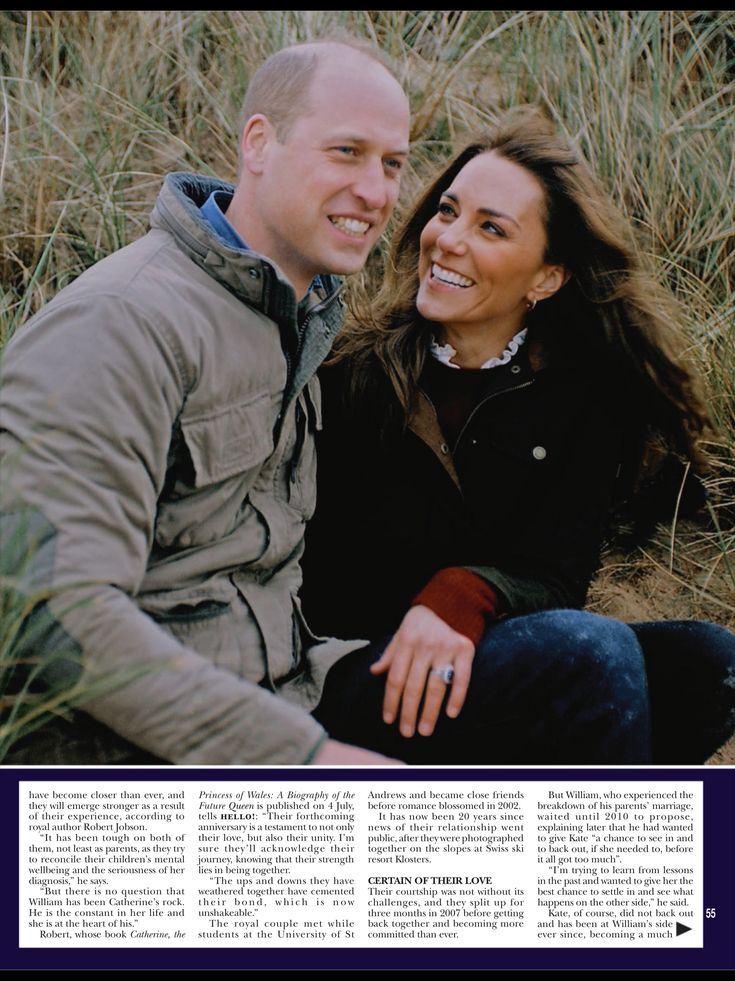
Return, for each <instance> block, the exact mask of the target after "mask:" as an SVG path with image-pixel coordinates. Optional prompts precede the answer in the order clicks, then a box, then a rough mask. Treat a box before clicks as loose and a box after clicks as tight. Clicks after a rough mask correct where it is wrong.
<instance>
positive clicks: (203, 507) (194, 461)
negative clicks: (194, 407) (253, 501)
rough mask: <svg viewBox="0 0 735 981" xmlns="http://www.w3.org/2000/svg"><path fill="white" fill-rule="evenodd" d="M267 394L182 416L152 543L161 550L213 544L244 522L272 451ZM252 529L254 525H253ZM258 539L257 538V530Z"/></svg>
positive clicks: (269, 403) (259, 532)
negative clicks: (262, 471)
mask: <svg viewBox="0 0 735 981" xmlns="http://www.w3.org/2000/svg"><path fill="white" fill-rule="evenodd" d="M272 415H273V408H272V400H271V396H270V395H269V393H267V392H265V393H262V394H260V395H257V396H255V397H253V398H249V399H247V400H244V401H241V402H238V403H236V404H234V405H228V406H226V407H224V408H219V409H217V410H214V411H210V412H204V413H201V414H198V415H190V416H186V415H185V416H182V418H181V433H180V438H179V439H178V441H175V442H177V443H178V447H177V449H175V450H174V454H173V457H174V458H173V460H170V461H169V474H170V475H171V476H172V479H170V480H167V488H166V490H165V491H164V493H163V494H162V496H161V499H160V500H159V502H158V512H157V516H156V527H155V539H156V543H157V544H158V545H159V546H160V547H162V548H173V547H182V548H190V547H194V546H201V545H206V544H210V543H212V542H215V541H218V540H220V539H221V538H223V537H225V536H226V535H228V534H229V533H230V532H232V531H233V530H234V529H235V528H236V527H239V526H240V525H241V524H242V523H244V521H245V520H246V518H247V512H248V502H247V496H248V494H249V492H250V489H251V488H252V486H253V484H254V482H255V480H256V478H257V476H258V473H259V472H260V470H261V468H262V467H263V465H264V463H265V461H266V460H267V459H268V457H269V456H270V455H271V454H272V452H273V422H272ZM253 524H254V526H255V525H257V522H253ZM255 530H256V531H258V535H257V537H258V538H259V540H260V539H261V538H262V530H258V529H255Z"/></svg>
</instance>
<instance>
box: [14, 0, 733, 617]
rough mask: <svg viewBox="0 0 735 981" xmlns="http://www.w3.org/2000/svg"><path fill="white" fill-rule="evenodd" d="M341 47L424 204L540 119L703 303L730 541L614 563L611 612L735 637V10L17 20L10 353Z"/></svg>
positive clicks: (710, 536) (100, 15)
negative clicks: (324, 41) (262, 112)
mask: <svg viewBox="0 0 735 981" xmlns="http://www.w3.org/2000/svg"><path fill="white" fill-rule="evenodd" d="M337 32H348V33H351V34H353V35H356V36H359V37H366V38H372V39H373V40H375V41H376V42H377V43H378V44H379V45H380V46H381V47H382V48H383V49H384V50H385V51H386V52H387V53H388V54H389V55H390V56H391V57H392V58H393V60H394V62H395V64H396V68H397V73H398V75H399V77H400V79H401V80H402V82H403V83H404V85H405V87H406V89H407V91H408V92H409V95H410V98H411V104H412V109H413V118H414V123H413V131H412V141H413V154H412V165H411V167H410V168H409V172H408V174H407V179H406V182H405V189H404V193H403V196H402V200H403V202H404V203H405V202H407V201H408V200H410V198H411V196H412V193H413V192H414V191H415V190H416V189H417V187H418V186H419V184H420V183H421V181H422V180H423V178H424V177H425V175H426V174H427V172H428V170H429V169H430V168H431V167H432V166H433V165H434V164H435V163H436V162H437V161H440V160H442V159H444V158H445V157H446V155H447V154H448V153H449V152H450V151H451V149H452V147H453V145H454V146H456V144H458V143H461V142H462V141H463V140H464V138H465V137H466V136H468V135H469V134H470V133H472V132H473V131H474V130H475V129H476V128H477V127H478V126H483V125H485V124H487V123H491V122H492V121H493V120H494V119H495V118H497V116H498V115H499V114H501V113H502V112H503V111H504V110H505V109H507V108H509V107H511V106H514V105H517V104H519V103H534V104H537V105H541V106H543V107H544V108H545V110H546V111H547V112H548V113H549V114H550V115H551V116H552V117H553V118H554V119H555V120H556V121H557V122H558V124H559V125H560V126H561V127H562V128H563V129H564V130H565V131H566V132H567V133H568V134H569V135H570V136H571V137H573V138H574V139H575V140H576V141H577V143H578V144H579V145H580V147H581V149H582V150H583V152H584V154H585V155H586V156H587V158H588V159H589V160H590V162H591V164H592V166H593V167H594V169H595V170H596V171H597V172H598V174H599V175H600V176H601V177H602V179H603V181H604V183H605V184H606V186H607V187H608V188H609V190H610V191H611V192H612V194H613V196H614V197H615V198H616V200H617V201H618V202H619V203H620V204H621V205H622V207H623V208H624V210H625V211H626V212H627V214H628V215H629V216H630V218H631V220H632V222H633V223H634V226H635V229H636V232H637V235H638V240H639V242H640V245H641V248H642V250H643V252H644V253H645V255H646V257H647V258H648V260H649V262H650V265H651V267H652V269H653V270H654V272H655V274H656V275H657V277H658V278H660V279H661V280H662V281H664V282H665V283H667V284H668V286H669V287H670V288H671V289H672V290H673V291H674V293H675V294H676V295H677V297H678V298H679V300H680V301H681V303H682V308H683V311H684V317H685V321H686V327H687V331H688V335H689V337H690V339H691V345H690V355H691V357H692V358H693V359H694V360H695V361H697V362H698V364H699V365H700V366H701V368H702V369H703V371H704V373H705V374H706V377H707V382H708V386H709V399H710V405H711V409H712V415H713V418H714V420H715V423H716V426H717V437H716V440H715V441H714V444H713V446H712V447H711V449H712V451H713V454H714V457H715V459H716V465H715V468H714V470H713V474H712V476H711V478H710V481H709V487H710V491H711V495H712V496H711V498H710V504H709V520H708V521H706V522H699V523H698V524H696V525H692V524H681V525H679V523H675V524H674V526H673V527H670V528H663V529H660V530H659V533H658V534H657V538H656V541H654V542H653V543H652V544H651V545H650V547H649V548H648V549H647V550H646V551H645V552H643V551H639V552H637V553H636V554H635V555H633V556H630V555H625V556H624V555H621V554H619V553H615V554H613V555H611V556H610V557H609V558H608V561H607V563H606V566H605V568H604V569H603V572H602V574H601V576H600V577H599V579H598V582H597V584H596V586H595V590H594V592H593V602H594V605H595V608H597V609H601V610H605V611H607V612H613V613H615V614H616V615H619V616H623V617H626V616H628V617H631V618H632V617H633V616H635V615H637V614H638V611H639V608H643V607H645V608H646V610H647V611H648V614H649V615H651V614H655V615H661V616H667V615H675V614H676V615H692V616H697V615H703V616H708V617H710V618H711V619H714V620H717V621H719V622H721V623H725V624H728V625H730V626H734V625H735V532H734V531H733V526H734V524H735V513H734V512H735V435H734V433H735V326H734V325H735V293H734V277H733V256H734V255H735V218H734V214H733V190H734V189H735V156H734V154H733V147H734V146H735V109H734V106H733V103H734V99H733V96H734V95H735V14H733V12H732V11H658V12H657V11H444V12H442V11H337V12H328V11H276V12H264V11H215V12H208V11H6V12H2V13H0V133H1V137H0V139H1V140H2V145H1V146H0V209H2V221H1V222H0V283H1V284H2V292H1V294H0V345H2V344H3V343H4V342H5V341H6V340H7V339H8V338H9V337H10V336H11V335H12V334H13V332H14V331H16V330H18V329H22V327H21V325H22V323H23V322H24V321H25V319H26V318H27V317H28V316H29V315H30V314H32V313H33V312H34V311H36V310H37V309H38V308H39V307H40V306H41V305H42V304H43V303H45V302H46V301H47V300H48V299H50V298H51V297H52V296H53V295H54V294H55V293H56V292H57V291H58V290H59V289H60V288H61V287H63V286H64V285H65V284H67V283H68V282H70V281H71V280H72V279H73V278H74V277H75V276H77V275H78V274H79V273H80V272H82V271H83V270H84V269H85V268H86V267H88V266H89V265H90V264H91V263H93V262H95V261H96V260H98V259H99V258H101V257H102V256H104V255H106V254H108V253H109V252H111V251H113V250H114V249H117V248H119V247H120V246H122V245H124V244H125V243H126V242H128V241H130V240H132V239H134V238H136V237H137V236H139V235H140V234H142V233H143V232H144V231H145V229H146V224H147V217H148V214H149V212H150V209H151V207H152V204H153V201H154V199H155V195H156V193H157V190H158V187H159V186H160V183H161V179H162V176H163V175H164V174H165V173H166V172H168V171H171V170H196V171H199V172H202V173H207V174H217V175H218V176H220V177H222V178H224V179H229V180H234V178H235V171H236V163H237V148H236V138H235V133H236V131H237V121H238V113H239V106H240V103H241V101H242V96H243V93H244V91H245V88H246V86H247V82H248V79H249V77H250V76H251V74H252V72H253V71H254V69H255V68H256V67H257V66H258V64H260V62H261V61H262V60H263V59H264V58H265V57H266V56H267V55H268V54H270V53H271V52H272V51H275V50H277V49H278V48H280V47H282V46H283V45H285V44H288V43H291V42H294V41H301V40H309V39H317V38H321V37H324V36H327V35H331V34H334V33H337ZM365 275H366V276H367V277H368V278H370V277H374V276H376V275H379V264H378V263H377V262H373V263H372V264H371V265H370V266H369V268H368V270H367V272H366V274H365ZM641 596H643V597H644V602H643V603H641V601H640V597H641Z"/></svg>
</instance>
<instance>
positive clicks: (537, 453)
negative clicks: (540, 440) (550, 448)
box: [531, 446, 546, 460]
mask: <svg viewBox="0 0 735 981" xmlns="http://www.w3.org/2000/svg"><path fill="white" fill-rule="evenodd" d="M531 453H532V454H533V458H534V460H545V459H546V450H545V449H544V447H543V446H534V448H533V449H532V450H531Z"/></svg>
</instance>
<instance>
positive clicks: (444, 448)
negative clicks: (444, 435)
mask: <svg viewBox="0 0 735 981" xmlns="http://www.w3.org/2000/svg"><path fill="white" fill-rule="evenodd" d="M439 449H440V450H441V451H442V453H445V454H446V453H448V452H449V447H448V446H447V444H446V443H442V445H441V446H440V447H439Z"/></svg>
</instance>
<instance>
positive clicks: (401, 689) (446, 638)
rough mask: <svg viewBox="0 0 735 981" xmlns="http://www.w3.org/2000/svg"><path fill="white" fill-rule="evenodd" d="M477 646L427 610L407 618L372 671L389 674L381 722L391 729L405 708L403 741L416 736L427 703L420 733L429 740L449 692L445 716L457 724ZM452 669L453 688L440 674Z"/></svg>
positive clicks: (412, 611) (413, 610) (417, 610)
mask: <svg viewBox="0 0 735 981" xmlns="http://www.w3.org/2000/svg"><path fill="white" fill-rule="evenodd" d="M474 656H475V645H474V644H473V643H472V641H471V640H470V639H469V638H468V637H465V636H464V634H460V633H457V631H456V630H453V629H452V628H451V627H450V626H449V624H447V623H445V622H444V620H442V619H441V617H438V616H437V615H436V613H434V612H433V611H432V610H430V609H429V608H428V606H414V607H412V608H411V609H410V610H409V611H408V613H407V614H406V615H405V617H404V618H403V621H402V623H401V625H400V627H399V628H398V630H397V631H396V634H395V636H394V637H393V639H392V640H391V642H390V644H388V646H387V647H386V649H385V651H384V652H383V655H382V657H381V658H380V660H378V661H376V662H375V664H373V665H372V667H371V668H370V670H371V671H372V672H373V674H383V673H384V672H385V671H387V672H388V678H387V680H386V684H385V698H384V699H383V721H384V722H385V723H387V724H388V725H390V724H391V723H392V722H393V721H394V720H395V718H396V716H397V713H398V706H399V705H400V707H401V719H400V731H401V735H402V736H406V737H410V736H413V734H414V731H415V730H416V719H417V717H418V711H419V706H420V705H421V699H422V697H423V700H424V704H423V708H422V711H421V719H420V721H419V724H418V731H419V733H420V734H421V735H422V736H430V735H431V734H432V732H433V731H434V726H435V725H436V720H437V719H438V717H439V712H440V711H441V707H442V702H443V701H444V697H445V695H446V693H447V688H448V687H449V688H450V689H451V690H450V693H449V700H448V702H447V709H446V711H447V715H448V716H449V717H450V718H452V719H454V718H456V717H457V716H458V715H459V713H460V710H461V708H462V706H463V705H464V700H465V695H466V694H467V687H468V685H469V682H470V673H471V671H472V659H473V658H474ZM449 666H451V667H452V668H453V669H454V677H453V679H452V681H451V684H450V685H447V683H446V682H445V681H443V680H442V678H441V677H440V676H439V675H438V674H437V673H436V669H441V668H446V667H449Z"/></svg>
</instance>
